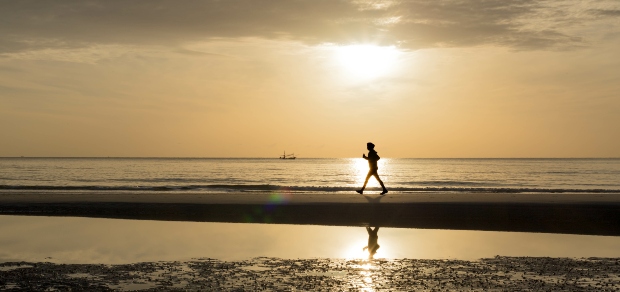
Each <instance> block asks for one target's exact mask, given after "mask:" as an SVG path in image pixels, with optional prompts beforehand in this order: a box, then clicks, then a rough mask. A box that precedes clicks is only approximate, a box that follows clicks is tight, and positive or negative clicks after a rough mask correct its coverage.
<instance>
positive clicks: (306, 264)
mask: <svg viewBox="0 0 620 292" xmlns="http://www.w3.org/2000/svg"><path fill="white" fill-rule="evenodd" d="M12 289H16V290H17V289H27V290H38V291H42V290H55V289H57V290H71V289H73V290H76V289H77V290H79V289H88V290H91V291H92V290H99V291H107V290H122V291H128V290H160V289H163V290H187V289H191V290H216V291H241V290H246V291H247V290H251V291H256V290H266V291H291V290H302V291H317V290H319V291H320V290H322V291H332V290H344V291H387V290H392V291H393V290H397V291H399V290H417V291H430V290H438V289H441V290H443V289H448V290H453V289H454V290H459V291H482V290H484V291H489V290H494V289H495V290H498V291H499V290H501V291H503V290H510V291H515V290H523V289H526V290H532V291H537V290H562V291H618V290H619V289H620V259H607V258H589V259H569V258H530V257H514V258H513V257H496V258H492V259H481V260H479V261H461V260H414V259H400V260H371V261H365V260H333V259H310V260H284V259H277V258H256V259H253V260H247V261H236V262H223V261H218V260H212V259H196V260H192V261H188V262H151V263H138V264H130V265H83V264H53V263H24V262H21V263H3V264H0V290H12Z"/></svg>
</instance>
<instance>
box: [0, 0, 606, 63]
mask: <svg viewBox="0 0 620 292" xmlns="http://www.w3.org/2000/svg"><path fill="white" fill-rule="evenodd" d="M574 3H577V2H573V1H572V0H571V1H567V0H564V1H536V0H515V1H504V0H485V1H482V0H478V1H461V0H408V1H405V0H403V1H358V0H351V1H345V0H190V1H175V0H148V1H146V0H133V1H118V0H83V1H68V0H49V1H28V0H20V1H0V19H2V21H1V22H0V23H1V24H2V25H0V35H2V36H3V38H2V40H0V53H14V52H20V51H24V50H37V49H63V48H64V49H66V48H76V47H84V46H92V45H94V44H100V45H108V44H124V45H160V46H176V45H179V44H182V43H185V42H195V41H208V40H210V39H221V38H242V37H256V38H264V39H282V40H293V41H300V42H303V43H307V44H319V43H359V42H376V43H381V44H395V45H398V46H400V47H402V48H405V49H420V48H428V47H468V46H478V45H499V46H506V47H512V48H517V49H549V48H558V47H568V46H575V45H579V44H580V43H581V42H582V39H581V38H580V36H577V35H571V34H568V33H566V32H564V31H562V26H559V25H555V26H554V25H553V22H554V17H555V18H557V22H560V21H565V20H566V19H565V18H563V17H562V14H561V9H563V7H566V6H571V5H576V4H574ZM597 11H598V12H597V13H598V15H600V16H602V17H613V16H617V11H618V10H613V9H603V10H597ZM537 23H539V24H540V25H537ZM549 23H551V24H552V25H549Z"/></svg>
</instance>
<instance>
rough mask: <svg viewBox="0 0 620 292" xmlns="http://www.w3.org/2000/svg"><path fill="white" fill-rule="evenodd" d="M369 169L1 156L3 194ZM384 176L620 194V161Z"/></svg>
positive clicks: (231, 185)
mask: <svg viewBox="0 0 620 292" xmlns="http://www.w3.org/2000/svg"><path fill="white" fill-rule="evenodd" d="M367 171H368V164H367V162H366V161H365V160H364V159H362V158H298V159H295V160H281V159H277V158H273V159H271V158H0V190H17V191H19V190H28V191H50V192H53V191H93V192H95V191H102V192H105V191H124V192H125V191H126V192H132V191H140V192H143V191H171V192H201V193H204V192H239V191H243V192H253V191H254V192H257V191H272V190H286V191H290V192H299V193H307V192H352V191H353V190H355V189H358V188H360V187H361V185H362V183H363V181H364V178H365V176H366V173H367ZM379 175H380V177H381V178H382V180H383V181H384V182H385V184H386V186H387V187H388V189H389V190H390V192H391V193H399V192H400V193H407V192H427V191H449V192H514V193H537V192H557V193H561V192H583V193H611V192H620V159H409V158H382V159H381V160H380V161H379ZM367 189H369V190H379V189H380V187H379V184H378V183H377V182H376V180H375V179H374V178H371V179H370V181H369V184H368V188H367Z"/></svg>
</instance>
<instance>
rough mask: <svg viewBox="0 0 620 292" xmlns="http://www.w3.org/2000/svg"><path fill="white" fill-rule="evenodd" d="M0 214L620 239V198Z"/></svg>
mask: <svg viewBox="0 0 620 292" xmlns="http://www.w3.org/2000/svg"><path fill="white" fill-rule="evenodd" d="M0 214H4V215H38V216H78V217H97V218H122V219H147V220H170V221H201V222H236V223H275V224H312V225H335V226H369V225H372V226H381V227H402V228H432V229H459V230H487V231H521V232H546V233H567V234H587V235H616V236H617V235H620V194H610V193H605V194H568V193H542V194H541V193H534V194H514V193H401V194H399V193H395V194H392V193H390V194H388V195H387V196H379V195H377V194H374V193H373V192H369V194H367V195H364V196H362V195H357V194H345V193H286V192H272V193H267V192H264V193H257V192H236V193H191V194H188V193H174V192H144V193H135V192H132V193H122V192H97V193H89V192H58V193H50V192H46V193H36V192H32V191H19V192H18V191H3V192H2V193H0Z"/></svg>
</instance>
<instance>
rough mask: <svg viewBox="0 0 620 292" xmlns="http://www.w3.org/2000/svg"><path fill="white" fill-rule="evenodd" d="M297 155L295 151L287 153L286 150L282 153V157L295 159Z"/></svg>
mask: <svg viewBox="0 0 620 292" xmlns="http://www.w3.org/2000/svg"><path fill="white" fill-rule="evenodd" d="M295 158H297V157H295V153H293V154H288V155H287V154H286V151H284V154H282V155H280V159H295Z"/></svg>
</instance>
